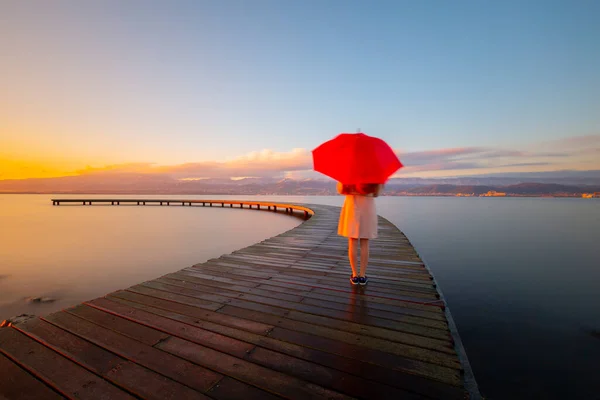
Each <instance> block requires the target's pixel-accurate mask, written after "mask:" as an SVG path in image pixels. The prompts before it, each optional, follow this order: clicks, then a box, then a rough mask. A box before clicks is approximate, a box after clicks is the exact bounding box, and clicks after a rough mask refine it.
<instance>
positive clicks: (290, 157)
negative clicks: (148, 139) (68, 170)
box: [76, 149, 312, 179]
mask: <svg viewBox="0 0 600 400" xmlns="http://www.w3.org/2000/svg"><path fill="white" fill-rule="evenodd" d="M310 169H312V156H311V154H310V152H309V151H308V150H306V149H293V150H291V151H289V152H275V151H272V150H269V149H265V150H262V151H258V152H252V153H248V154H246V155H243V156H241V157H237V158H234V159H230V160H227V161H203V162H196V163H184V164H176V165H157V164H154V163H127V164H116V165H108V166H105V167H100V168H92V167H87V168H85V169H83V170H79V171H76V172H77V173H78V174H79V175H90V174H113V175H114V174H161V175H166V176H169V177H172V178H175V179H199V178H232V177H240V176H243V177H274V176H283V175H285V174H286V173H289V172H293V171H303V170H310Z"/></svg>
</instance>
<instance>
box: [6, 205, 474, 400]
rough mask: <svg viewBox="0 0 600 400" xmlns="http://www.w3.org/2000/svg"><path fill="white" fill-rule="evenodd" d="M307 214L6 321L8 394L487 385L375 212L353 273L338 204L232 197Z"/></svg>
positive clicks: (303, 395) (206, 393) (468, 391)
mask: <svg viewBox="0 0 600 400" xmlns="http://www.w3.org/2000/svg"><path fill="white" fill-rule="evenodd" d="M52 202H53V204H55V205H59V204H63V203H75V204H77V203H79V204H90V205H91V204H94V203H100V202H104V203H106V204H108V202H109V203H110V204H112V205H120V204H134V205H138V204H139V205H144V204H160V203H161V202H162V203H163V204H164V205H169V206H173V205H179V206H188V207H194V206H214V205H217V206H220V207H225V206H229V207H234V206H238V207H244V205H246V206H247V208H252V207H254V208H256V209H259V210H265V211H268V210H272V211H275V210H282V211H285V212H288V213H297V214H300V215H301V216H302V217H305V218H307V220H306V221H305V222H303V223H301V224H300V225H299V226H298V227H296V228H294V229H292V230H290V231H287V232H285V233H283V234H281V235H278V236H275V237H272V238H270V239H267V240H264V241H262V242H259V243H257V244H255V245H252V246H250V247H247V248H244V249H241V250H238V251H235V252H233V253H231V254H228V255H224V256H221V257H219V258H216V259H212V260H209V261H207V262H205V263H203V264H197V265H194V266H191V267H189V268H186V269H183V270H180V271H174V272H173V273H169V274H166V275H164V276H162V277H160V278H157V279H155V280H152V281H148V282H143V283H140V284H139V285H135V286H133V287H130V288H127V289H123V290H118V291H116V292H114V293H110V294H108V295H106V296H104V297H102V298H98V299H94V300H90V301H87V302H85V303H83V304H80V305H77V306H75V307H72V308H69V309H66V310H63V311H60V312H56V313H53V314H50V315H48V316H45V317H41V318H38V317H35V318H30V319H26V320H25V321H21V322H14V323H5V324H4V325H5V326H4V327H3V328H0V371H1V373H0V399H4V398H7V399H59V398H69V399H138V398H144V399H174V400H175V399H177V400H179V399H217V400H226V399H248V400H251V399H281V398H284V399H350V398H359V399H394V400H396V399H465V398H479V394H478V392H477V387H476V384H475V382H474V380H473V379H472V374H471V371H470V367H469V365H468V360H467V359H466V356H465V355H464V351H463V348H462V345H461V343H460V338H459V336H458V333H457V332H456V329H455V327H454V324H453V322H452V317H451V315H450V313H449V310H448V309H447V308H446V307H445V303H444V301H443V297H441V296H440V293H439V292H438V290H437V287H436V284H435V281H434V280H433V277H432V275H431V273H430V272H429V270H428V269H427V268H426V266H425V265H424V263H423V261H422V260H421V258H420V257H419V255H418V254H417V252H416V251H415V249H414V248H413V246H412V245H411V244H410V242H409V241H408V239H407V238H406V237H405V236H404V234H402V232H400V230H398V228H396V227H395V226H394V225H393V224H392V223H390V222H389V221H387V220H386V219H384V218H382V217H379V234H380V235H379V238H378V239H376V240H373V241H372V242H371V260H370V264H369V269H368V273H367V274H368V276H369V278H370V281H369V283H368V284H367V285H366V286H352V285H351V284H350V283H349V281H348V279H349V275H350V267H349V264H348V259H347V242H346V239H345V238H342V237H339V236H337V219H338V216H339V207H332V206H324V205H294V204H285V203H269V202H247V201H231V200H156V199H152V200H138V199H112V200H111V199H109V200H107V199H76V200H75V199H54V200H52Z"/></svg>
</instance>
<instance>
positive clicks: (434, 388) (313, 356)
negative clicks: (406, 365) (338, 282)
mask: <svg viewBox="0 0 600 400" xmlns="http://www.w3.org/2000/svg"><path fill="white" fill-rule="evenodd" d="M147 299H150V298H148V297H147ZM138 301H139V302H130V301H127V300H124V299H120V298H110V300H109V299H96V300H94V301H92V302H90V305H92V306H94V307H98V308H99V309H102V310H105V311H107V312H113V313H115V314H117V315H120V316H123V317H125V318H132V319H135V315H134V312H132V310H131V308H132V307H133V308H137V309H140V310H144V311H148V312H151V313H154V314H156V315H160V316H164V317H166V318H169V319H173V320H176V321H181V322H185V323H187V324H189V325H194V326H199V327H201V328H203V329H208V330H211V331H213V332H217V333H222V334H224V335H227V336H230V337H234V338H237V339H240V340H244V341H246V342H249V343H254V344H257V345H259V346H261V347H264V348H268V349H271V350H275V351H278V352H281V353H285V354H288V355H292V356H294V357H297V358H301V359H304V360H307V361H312V362H316V363H318V364H321V365H325V366H329V367H332V368H335V369H339V370H341V371H345V372H348V373H350V374H353V375H356V376H360V377H363V378H366V379H370V380H373V381H377V382H381V383H384V384H387V385H390V386H395V387H398V388H401V389H406V390H410V391H412V392H415V393H421V394H424V395H427V396H429V397H433V398H442V399H448V398H452V399H462V398H463V393H462V391H461V390H459V389H458V388H455V387H450V386H448V385H445V384H439V383H437V382H435V381H430V380H427V379H424V378H419V377H418V376H416V375H412V374H410V375H409V374H404V373H403V372H401V371H391V370H388V369H384V368H381V367H378V366H377V365H375V364H371V363H365V362H363V361H362V360H353V359H349V358H346V357H342V356H338V355H335V354H331V353H326V352H322V351H319V350H314V349H310V348H306V347H302V346H298V345H295V344H291V343H287V342H282V341H279V340H276V339H273V338H270V337H265V336H263V335H266V334H267V333H268V332H262V335H258V334H254V333H251V332H244V331H241V330H239V329H229V327H226V326H222V325H218V324H214V323H212V322H209V321H203V320H198V319H197V316H195V317H191V316H187V315H185V314H178V313H177V312H173V311H171V310H169V308H155V307H153V306H152V305H154V303H151V302H150V301H148V303H149V304H152V305H147V304H144V303H143V302H142V301H141V300H140V299H138ZM115 302H116V303H118V304H115ZM123 334H126V332H123ZM347 355H348V354H344V356H347Z"/></svg>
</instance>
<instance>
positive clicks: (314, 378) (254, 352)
mask: <svg viewBox="0 0 600 400" xmlns="http://www.w3.org/2000/svg"><path fill="white" fill-rule="evenodd" d="M104 304H105V305H107V304H106V302H104ZM109 306H110V305H109ZM119 308H120V309H122V308H123V307H119V306H117V305H113V306H112V307H111V309H112V310H115V309H119ZM128 315H129V318H132V319H135V321H136V322H139V323H144V324H152V326H155V327H156V328H157V329H160V330H162V331H165V332H168V333H170V334H172V335H174V336H178V337H180V338H182V339H187V340H189V341H191V342H194V343H197V344H200V345H202V346H206V347H209V348H212V349H214V350H219V351H222V352H224V353H226V354H229V355H233V356H236V357H238V358H244V359H246V360H248V361H252V362H254V363H256V364H260V365H262V366H265V367H268V368H270V369H272V370H274V371H279V372H283V373H286V374H288V375H292V376H296V377H298V378H300V379H303V380H306V381H309V382H313V383H316V384H319V385H321V386H323V387H329V388H331V389H333V390H337V391H339V392H342V393H346V394H348V395H354V394H361V393H362V394H363V395H364V396H367V394H368V393H367V392H366V391H365V390H366V389H368V390H370V391H371V392H372V393H378V396H377V397H376V398H390V396H391V395H392V394H393V396H391V397H393V398H398V396H403V397H406V398H410V394H409V393H406V392H404V391H398V390H396V389H395V388H393V387H386V385H379V386H378V388H379V389H377V390H373V389H370V388H371V387H372V384H370V383H369V382H367V381H365V380H364V379H363V378H361V377H358V376H350V375H349V374H346V373H344V372H341V371H338V370H334V369H332V368H328V367H324V366H322V365H320V364H316V363H312V362H308V361H306V360H302V359H299V358H296V357H291V356H289V355H287V354H283V353H280V352H275V351H272V350H267V349H265V348H260V347H255V346H251V347H249V348H248V349H243V350H244V351H243V352H241V351H238V350H237V349H236V348H237V347H239V345H235V344H234V345H231V344H229V345H224V344H222V343H219V340H220V341H221V342H230V343H231V341H232V340H231V339H230V338H229V337H227V336H222V335H215V337H216V338H217V339H216V340H208V341H207V340H206V339H205V336H206V334H205V333H201V334H197V333H196V334H194V333H192V332H194V331H198V332H206V331H205V330H204V329H198V328H194V327H192V326H190V325H191V324H184V323H181V322H177V321H176V320H174V318H170V319H169V318H163V317H159V316H158V315H157V314H152V313H150V312H146V311H142V310H138V311H137V312H128ZM186 322H189V320H188V321H186ZM193 325H194V326H202V327H203V328H208V329H209V330H210V331H213V332H214V331H215V330H221V331H222V332H223V333H226V334H227V335H230V336H238V337H240V336H241V337H242V338H243V340H245V341H246V342H245V343H256V342H260V339H259V338H258V336H257V335H252V334H245V335H244V334H242V335H240V334H239V332H234V331H233V330H231V329H229V330H223V327H220V329H219V327H215V325H214V324H210V326H207V325H208V324H199V323H197V322H194V323H193ZM181 326H187V329H185V330H184V329H182V328H181ZM236 333H237V335H236ZM238 342H239V343H244V342H242V341H238ZM349 382H352V383H351V384H350V383H349ZM342 383H343V384H342ZM359 386H360V388H359ZM350 389H351V391H349V390H350ZM384 393H387V394H386V395H384ZM364 396H363V397H364ZM381 396H383V397H381ZM413 397H414V396H413Z"/></svg>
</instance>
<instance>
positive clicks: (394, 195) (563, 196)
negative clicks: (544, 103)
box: [0, 191, 600, 200]
mask: <svg viewBox="0 0 600 400" xmlns="http://www.w3.org/2000/svg"><path fill="white" fill-rule="evenodd" d="M4 194H16V195H23V194H38V195H43V194H46V195H68V196H80V195H81V196H86V195H99V196H109V195H125V196H142V195H143V196H290V197H294V196H296V197H297V196H305V197H316V196H340V195H339V194H337V193H184V192H182V193H161V192H143V193H141V192H30V191H28V192H1V191H0V195H4ZM381 197H466V198H471V197H477V198H505V197H538V198H577V199H586V200H588V199H590V198H584V197H582V194H581V193H574V194H554V193H547V194H518V193H507V194H506V195H502V196H495V195H489V196H488V195H464V194H455V193H383V194H382V195H381ZM591 198H592V199H593V198H600V197H598V196H596V197H591Z"/></svg>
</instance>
